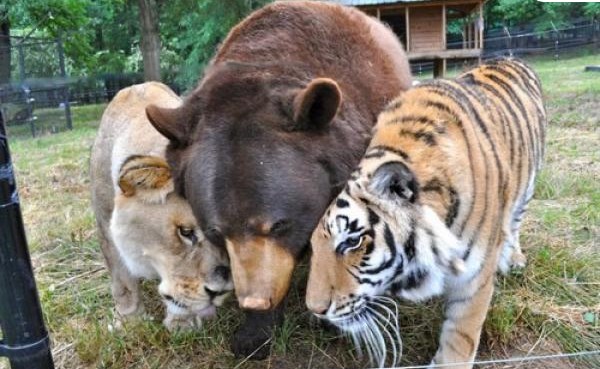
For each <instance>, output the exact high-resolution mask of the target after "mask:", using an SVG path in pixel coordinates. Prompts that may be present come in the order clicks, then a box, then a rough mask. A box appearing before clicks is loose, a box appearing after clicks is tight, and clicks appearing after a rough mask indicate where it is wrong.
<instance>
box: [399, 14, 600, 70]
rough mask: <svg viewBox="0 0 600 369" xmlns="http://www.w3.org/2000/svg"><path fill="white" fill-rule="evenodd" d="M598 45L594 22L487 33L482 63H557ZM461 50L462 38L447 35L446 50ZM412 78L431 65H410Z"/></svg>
mask: <svg viewBox="0 0 600 369" xmlns="http://www.w3.org/2000/svg"><path fill="white" fill-rule="evenodd" d="M586 45H597V46H598V47H600V21H599V20H597V19H590V18H587V19H575V20H572V21H570V22H569V24H567V25H563V26H561V27H556V26H554V25H552V28H551V29H547V30H542V31H539V30H536V27H535V25H533V24H530V25H521V26H515V27H510V28H509V27H500V28H491V29H486V30H485V32H484V40H483V55H482V59H483V60H485V59H491V58H496V57H499V56H518V57H526V56H529V55H552V56H554V58H556V59H559V58H560V56H561V54H562V53H564V52H566V51H568V50H570V49H573V48H577V47H582V46H586ZM462 47H463V40H462V36H461V35H456V34H455V35H448V42H447V48H448V49H460V48H462ZM472 63H473V60H470V61H469V60H448V68H449V69H452V68H455V69H456V68H458V69H460V68H462V67H463V66H466V65H468V64H472ZM411 69H412V72H413V74H415V75H420V74H423V73H429V72H431V71H432V70H433V62H416V63H411Z"/></svg>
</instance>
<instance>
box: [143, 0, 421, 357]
mask: <svg viewBox="0 0 600 369" xmlns="http://www.w3.org/2000/svg"><path fill="white" fill-rule="evenodd" d="M410 86H411V74H410V67H409V64H408V60H407V57H406V55H405V52H404V50H403V47H402V45H401V44H400V42H399V41H398V40H397V38H396V36H395V35H394V34H393V32H392V31H391V30H390V29H389V28H387V27H386V26H385V25H383V24H382V23H380V22H379V21H378V20H377V19H375V18H372V17H369V16H367V15H366V14H364V13H362V12H360V11H359V10H357V9H354V8H350V7H344V6H341V5H339V4H334V3H326V2H312V1H294V2H275V3H272V4H269V5H267V6H265V7H263V8H262V9H259V10H257V11H255V12H254V13H252V14H250V15H249V16H248V17H247V18H245V19H244V20H243V21H242V22H241V23H239V24H238V25H237V26H235V27H234V28H233V29H232V30H231V31H230V33H229V35H228V36H227V37H226V39H225V40H224V41H223V43H222V44H221V46H220V47H219V49H218V50H217V52H216V55H215V56H214V57H213V59H212V60H211V62H210V64H209V65H208V66H207V68H206V69H205V72H204V76H203V78H202V79H201V80H200V82H199V84H198V86H197V87H196V88H195V89H194V90H193V91H192V92H191V93H190V94H189V95H188V96H187V97H186V98H185V99H184V102H183V104H182V106H180V107H177V108H165V107H158V106H154V105H150V106H148V107H147V108H146V114H147V116H148V119H149V120H150V122H151V123H152V124H153V125H154V127H155V128H156V129H157V130H158V131H159V132H160V133H162V134H163V135H164V136H165V137H166V138H168V139H169V145H168V147H167V153H166V157H167V160H168V162H169V165H170V166H171V168H172V170H173V173H174V179H175V185H176V190H177V191H178V193H180V194H181V195H183V196H184V197H185V198H186V199H187V200H188V201H189V203H190V204H191V206H192V209H193V211H194V215H195V216H196V217H197V219H198V221H199V223H200V226H201V227H202V230H203V232H204V234H205V235H206V237H207V238H208V240H210V241H211V242H212V243H213V244H215V245H219V246H220V247H223V248H224V249H226V250H227V253H228V255H229V258H230V263H231V271H232V276H233V280H234V286H235V293H236V296H237V299H238V303H239V305H240V307H241V308H242V309H244V310H245V311H246V321H245V322H244V323H243V324H242V326H240V327H239V328H238V330H237V331H236V332H235V333H234V337H233V340H232V349H233V352H234V354H236V355H237V356H247V355H249V354H253V358H255V359H259V358H264V357H265V356H266V354H267V353H268V352H269V347H268V345H264V342H266V340H268V339H269V337H270V335H271V332H272V328H273V326H274V325H275V324H276V323H277V322H278V321H280V320H281V317H282V306H283V304H282V301H283V300H284V298H285V296H286V295H287V292H288V289H289V286H290V280H291V276H292V272H293V270H294V268H295V265H296V264H297V261H298V260H299V259H300V258H301V256H302V255H303V254H304V253H305V251H306V250H307V249H308V245H309V242H310V236H311V234H312V231H313V229H314V228H315V226H316V225H317V222H318V220H319V219H320V217H321V216H322V215H323V212H324V211H325V209H326V208H327V206H328V203H329V201H331V199H333V198H334V197H335V196H336V195H337V194H338V193H339V191H340V190H341V189H342V186H343V184H344V183H345V181H346V180H347V179H348V176H349V175H350V173H351V171H352V170H353V168H354V166H355V165H356V164H358V162H359V160H360V158H361V157H362V155H363V153H364V150H365V148H366V147H367V144H368V142H369V139H370V137H371V129H372V126H373V125H374V123H375V121H376V118H377V115H378V113H379V112H380V111H381V110H382V109H383V108H384V107H385V106H386V104H387V103H388V102H389V101H390V100H391V99H392V98H393V97H395V96H397V95H398V94H399V93H400V92H402V91H404V90H407V89H408V88H409V87H410ZM258 348H260V350H257V349H258Z"/></svg>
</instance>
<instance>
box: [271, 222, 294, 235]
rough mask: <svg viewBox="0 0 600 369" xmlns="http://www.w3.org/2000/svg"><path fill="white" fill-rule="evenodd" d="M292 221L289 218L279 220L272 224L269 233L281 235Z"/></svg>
mask: <svg viewBox="0 0 600 369" xmlns="http://www.w3.org/2000/svg"><path fill="white" fill-rule="evenodd" d="M290 225H291V222H290V221H288V220H279V221H277V222H275V223H273V225H272V226H271V230H270V231H269V233H270V234H271V235H273V236H281V235H283V233H285V232H286V231H287V230H288V229H289V228H290Z"/></svg>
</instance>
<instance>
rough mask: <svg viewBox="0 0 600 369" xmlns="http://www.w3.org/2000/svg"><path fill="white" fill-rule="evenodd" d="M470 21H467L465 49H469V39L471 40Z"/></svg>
mask: <svg viewBox="0 0 600 369" xmlns="http://www.w3.org/2000/svg"><path fill="white" fill-rule="evenodd" d="M471 26H472V24H471V22H468V23H467V49H471V40H472V37H473V35H472V32H471Z"/></svg>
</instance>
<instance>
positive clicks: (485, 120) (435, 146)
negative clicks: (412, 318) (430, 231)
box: [370, 59, 546, 271]
mask: <svg viewBox="0 0 600 369" xmlns="http://www.w3.org/2000/svg"><path fill="white" fill-rule="evenodd" d="M545 126H546V114H545V109H544V106H543V101H542V91H541V86H540V83H539V80H538V79H537V77H536V75H535V73H534V72H533V71H532V70H531V69H530V68H529V67H527V66H526V65H525V64H523V63H522V62H521V61H519V60H516V59H499V60H495V61H492V62H489V63H486V64H484V65H482V66H480V67H478V68H476V69H474V70H471V71H469V72H466V73H464V74H462V75H460V76H459V77H458V78H456V79H455V80H434V81H431V82H427V83H424V84H421V85H419V86H417V87H416V88H414V89H413V90H411V91H409V92H407V93H406V94H404V95H402V97H400V98H398V99H397V100H395V101H393V102H392V103H391V104H389V105H388V107H387V108H386V109H385V110H384V111H383V113H382V114H381V115H380V117H379V122H378V124H377V126H376V127H375V134H374V137H373V140H372V142H371V146H370V147H371V148H377V147H395V148H400V147H401V148H402V149H403V150H404V151H405V152H407V153H408V154H407V155H408V156H409V157H410V156H414V160H413V162H414V165H415V166H416V167H417V169H416V170H415V171H416V172H417V173H419V174H421V175H420V176H419V179H420V180H421V181H422V183H421V184H422V191H423V195H424V196H425V197H426V198H430V199H429V202H431V203H432V205H433V206H434V208H436V207H437V209H438V210H439V212H440V213H444V210H446V213H445V214H444V220H445V223H446V225H447V226H448V227H449V228H450V229H451V230H452V231H453V233H455V234H456V235H457V236H459V238H461V239H463V240H468V241H469V242H468V244H469V245H468V248H467V251H466V254H465V256H464V258H465V260H468V257H469V254H470V252H471V250H472V248H473V246H474V245H475V244H476V243H477V244H479V245H493V244H494V241H495V240H496V239H498V238H499V237H500V238H501V237H505V238H507V241H508V242H511V243H515V242H517V241H516V240H515V232H517V231H518V225H519V224H520V221H521V217H522V215H523V211H524V209H525V206H526V204H527V202H528V201H529V200H530V199H531V196H532V195H533V182H534V179H535V174H536V172H537V170H538V169H539V168H540V166H541V163H542V159H543V154H544V140H545ZM445 138H446V139H445ZM440 146H443V147H440ZM448 161H452V162H453V165H454V166H455V167H452V166H451V165H448V163H447V162H448ZM499 219H502V220H503V221H502V222H498V220H499ZM482 252H484V253H485V252H487V251H486V250H482ZM517 253H518V254H520V250H517ZM513 256H514V258H515V259H519V260H521V259H522V257H521V256H520V255H517V254H515V255H513ZM519 260H516V261H517V262H518V261H519ZM507 267H508V265H505V264H502V265H501V268H502V270H504V271H506V270H507Z"/></svg>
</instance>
